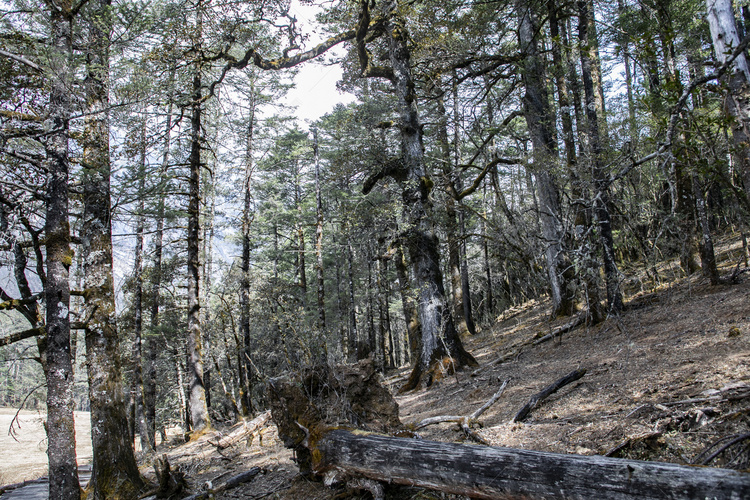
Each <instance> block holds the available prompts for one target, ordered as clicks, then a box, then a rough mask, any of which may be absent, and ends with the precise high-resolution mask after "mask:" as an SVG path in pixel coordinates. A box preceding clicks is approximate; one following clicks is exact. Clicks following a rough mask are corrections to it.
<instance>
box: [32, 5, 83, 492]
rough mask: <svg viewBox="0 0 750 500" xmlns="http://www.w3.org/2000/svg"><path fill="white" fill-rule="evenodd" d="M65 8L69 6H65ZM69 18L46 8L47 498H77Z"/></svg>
mask: <svg viewBox="0 0 750 500" xmlns="http://www.w3.org/2000/svg"><path fill="white" fill-rule="evenodd" d="M68 8H69V6H68ZM71 24H72V19H71V14H70V12H69V10H67V9H64V8H57V7H55V6H53V7H52V8H51V11H50V28H51V31H52V33H51V37H50V38H51V40H50V42H51V50H52V56H53V58H52V59H51V61H50V64H51V68H50V69H51V71H52V75H51V77H50V79H49V81H50V84H51V89H50V97H49V118H48V120H47V121H48V127H47V129H48V130H51V131H52V132H51V133H50V134H49V135H48V137H47V142H46V143H45V154H46V162H45V166H46V168H47V190H46V200H47V202H46V215H45V222H44V234H45V238H46V255H47V259H46V282H45V287H44V296H45V303H46V309H47V313H46V330H47V336H46V340H45V342H44V343H42V344H41V346H40V355H41V358H42V366H43V368H44V374H45V377H46V381H47V456H48V458H49V494H50V498H55V499H61V500H78V498H80V485H79V484H78V468H77V466H76V450H75V426H74V421H73V408H74V405H75V402H74V400H73V382H74V380H73V367H72V363H71V359H70V282H69V268H70V265H71V263H72V259H73V251H72V250H71V248H70V224H69V222H68V177H69V157H68V155H69V150H68V133H69V120H70V114H71V101H70V99H71V96H70V93H69V87H70V85H71V80H72V74H71V64H72V60H71V58H72V50H73V49H72V33H71V30H72V26H71Z"/></svg>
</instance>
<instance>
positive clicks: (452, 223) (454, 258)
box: [436, 77, 472, 337]
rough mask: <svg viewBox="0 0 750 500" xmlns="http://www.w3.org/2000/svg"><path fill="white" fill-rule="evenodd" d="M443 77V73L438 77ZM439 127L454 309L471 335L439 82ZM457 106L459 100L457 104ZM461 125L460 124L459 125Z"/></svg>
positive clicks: (465, 332) (462, 330) (464, 330)
mask: <svg viewBox="0 0 750 500" xmlns="http://www.w3.org/2000/svg"><path fill="white" fill-rule="evenodd" d="M438 78H439V77H438ZM436 90H437V93H438V97H437V114H438V127H437V139H438V143H439V144H440V152H441V156H442V158H441V161H440V165H441V166H442V168H441V170H442V174H443V182H444V183H445V185H446V187H447V196H446V197H445V212H446V223H445V233H446V238H447V240H448V268H449V270H450V277H451V291H452V297H453V300H452V311H453V318H454V321H455V324H456V330H457V331H458V334H459V335H460V336H462V337H463V336H466V335H469V334H470V333H472V332H470V331H469V325H468V322H467V320H466V315H465V311H464V299H463V286H462V283H461V249H460V247H461V242H460V240H459V235H458V229H459V224H458V213H457V211H456V204H457V201H456V198H458V193H457V192H456V187H455V185H454V174H453V169H452V166H453V161H452V159H451V153H450V144H449V143H448V115H447V114H446V112H445V104H444V99H443V95H444V91H443V90H442V88H440V87H439V86H438V87H437V88H436ZM454 106H455V104H454ZM456 127H457V125H456Z"/></svg>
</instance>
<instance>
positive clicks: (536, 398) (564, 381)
mask: <svg viewBox="0 0 750 500" xmlns="http://www.w3.org/2000/svg"><path fill="white" fill-rule="evenodd" d="M584 375H586V369H585V368H581V369H578V370H573V371H572V372H570V373H569V374H567V375H565V376H564V377H563V378H561V379H559V380H557V381H556V382H554V383H552V384H550V385H548V386H547V387H545V388H544V389H542V390H541V391H539V392H538V393H536V394H534V395H533V396H531V399H529V402H528V403H526V404H525V405H524V407H523V408H521V409H520V410H518V413H516V416H515V417H513V420H511V422H521V421H523V420H524V419H526V417H528V416H529V413H531V410H533V409H534V408H536V406H537V405H538V404H539V403H540V402H541V401H544V400H545V399H546V398H548V397H549V396H551V395H552V394H554V393H555V392H557V391H558V390H559V389H561V388H562V387H564V386H566V385H568V384H570V383H571V382H575V381H576V380H578V379H579V378H581V377H583V376H584Z"/></svg>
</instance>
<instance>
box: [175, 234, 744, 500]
mask: <svg viewBox="0 0 750 500" xmlns="http://www.w3.org/2000/svg"><path fill="white" fill-rule="evenodd" d="M717 248H718V249H719V251H720V259H719V260H720V262H722V263H724V264H725V265H723V266H722V267H721V272H722V274H723V275H724V276H726V275H729V274H731V272H732V271H733V270H734V268H735V266H736V265H737V262H738V260H739V259H740V256H741V255H742V248H741V246H740V245H739V244H738V243H737V242H736V241H735V242H734V243H732V242H725V243H724V244H723V245H720V246H718V247H717ZM675 266H676V264H675V263H672V264H671V267H670V266H669V265H664V266H661V267H660V268H659V270H658V271H659V275H660V276H661V277H662V283H661V284H659V285H658V286H653V285H652V284H648V285H647V284H646V283H647V280H646V277H645V276H643V275H639V274H637V270H634V271H633V273H631V274H630V275H629V276H628V279H627V280H626V282H625V288H626V292H627V293H626V303H627V308H626V311H625V312H624V313H623V314H622V315H621V316H620V317H619V318H609V319H607V320H606V321H605V322H603V323H601V324H599V325H596V326H593V327H579V328H577V329H574V330H572V331H571V332H569V333H565V334H563V335H562V336H560V337H557V338H555V339H553V340H550V341H547V342H544V343H540V344H538V345H534V343H533V341H534V340H536V339H538V338H540V337H541V336H543V335H545V334H547V333H548V332H550V331H551V330H552V329H554V328H555V327H558V326H560V325H562V324H564V323H566V322H567V321H570V318H561V319H558V320H555V321H551V322H550V321H549V318H548V311H549V307H548V304H546V303H544V302H536V301H532V302H529V303H526V304H523V305H520V306H518V307H516V308H514V309H512V310H509V311H506V312H505V313H504V314H503V315H501V316H500V317H499V318H498V319H497V322H496V323H495V324H494V325H491V327H489V328H485V329H484V330H483V331H482V332H480V333H479V334H478V335H476V336H474V337H471V338H468V339H466V347H467V349H468V350H469V351H470V352H471V353H472V354H473V355H474V356H475V357H476V358H477V360H478V361H479V363H480V368H479V369H478V370H473V371H472V370H466V371H462V372H459V373H457V374H456V375H453V376H451V377H447V378H445V379H443V380H441V381H440V382H439V383H436V384H434V385H433V386H432V387H430V388H429V389H427V390H420V391H417V392H412V393H408V394H405V395H397V396H396V400H397V401H398V404H399V407H400V418H401V421H402V422H404V423H413V422H418V421H420V420H422V419H424V418H426V417H431V416H437V415H469V414H471V413H472V412H474V411H475V410H476V409H477V408H479V407H480V406H481V405H482V404H483V403H485V402H486V401H488V400H489V398H490V397H491V396H492V395H493V394H494V393H495V392H496V391H497V390H498V388H499V387H500V385H501V384H502V382H503V381H505V380H509V383H508V386H507V389H506V391H505V392H504V393H503V395H502V397H501V398H500V400H499V401H498V402H497V403H495V404H494V405H493V406H492V407H490V409H489V410H487V411H486V412H485V413H484V414H483V415H482V416H481V417H480V419H479V425H478V426H477V429H476V430H477V432H478V433H479V434H480V435H481V436H482V437H483V438H484V439H485V440H487V441H488V442H490V443H491V444H493V445H496V446H504V447H513V448H525V449H532V450H541V451H551V452H558V453H576V454H582V455H592V454H600V455H604V454H607V453H609V454H610V455H611V456H616V457H624V458H632V459H641V460H655V461H665V462H674V463H683V464H686V463H694V462H695V461H696V459H697V458H698V456H699V454H700V453H701V452H702V451H703V450H705V449H706V448H707V447H709V446H710V445H711V444H713V443H715V442H716V441H717V440H719V439H720V438H724V437H727V436H733V435H737V434H740V433H748V432H750V275H749V274H748V273H747V272H745V273H742V274H739V277H738V279H737V280H736V281H737V282H736V283H734V284H731V285H720V286H711V285H710V284H709V283H708V281H707V280H706V279H705V278H703V277H702V276H700V274H697V275H695V276H692V277H690V278H677V277H676V276H677V275H678V272H677V270H676V268H675ZM625 273H626V275H627V274H628V271H627V270H625ZM669 276H673V277H674V278H672V279H667V278H666V277H669ZM578 368H585V369H586V370H587V372H586V375H585V376H584V377H583V378H581V379H580V380H578V381H577V382H575V383H572V384H570V385H568V386H566V387H564V388H562V389H561V390H560V391H558V392H557V393H555V394H553V395H552V396H551V397H549V398H548V399H546V400H544V401H543V402H542V403H541V404H540V405H539V406H538V407H537V408H536V409H535V410H534V411H533V412H532V413H531V415H530V416H529V418H528V419H527V420H525V421H524V422H522V423H511V420H512V418H513V416H514V415H515V414H516V412H517V411H518V410H519V409H520V408H521V407H522V406H524V404H525V403H526V402H527V401H528V400H529V398H530V397H531V396H532V395H534V394H536V393H537V392H539V391H540V390H541V389H542V388H544V387H546V386H547V385H549V384H551V383H552V382H554V381H556V380H557V379H559V378H561V377H563V376H564V375H566V374H568V373H570V372H571V371H572V370H574V369H578ZM407 375H408V370H407V369H403V370H401V371H399V372H397V373H393V374H390V375H389V377H388V378H387V379H385V381H384V382H385V384H386V385H387V386H388V387H390V388H391V389H392V390H393V392H394V393H395V392H396V391H397V389H398V387H399V386H400V385H401V384H403V382H404V381H405V379H406V377H407ZM419 433H420V435H421V436H422V437H423V438H426V439H435V440H440V441H454V442H455V441H466V442H471V441H469V440H468V438H467V437H466V436H465V435H464V433H463V432H462V431H461V430H460V429H459V428H458V426H457V425H456V424H450V423H445V424H440V425H433V426H429V427H425V428H423V429H421V430H420V431H419ZM260 436H261V438H262V439H260V440H259V439H255V441H254V442H253V443H252V444H251V445H250V446H245V445H244V444H243V445H241V446H238V447H235V448H230V449H227V450H224V451H222V452H221V453H219V452H217V450H216V447H214V446H211V445H210V444H207V440H206V439H201V440H197V441H196V442H193V443H189V444H186V445H183V446H181V447H179V448H175V449H173V450H171V451H170V452H169V457H170V461H171V462H172V463H173V464H176V465H179V466H180V468H181V469H182V470H183V471H184V472H186V474H187V476H188V477H189V478H190V479H191V482H192V483H193V484H194V485H196V486H195V489H198V488H199V485H200V484H201V483H202V482H203V481H206V480H211V481H212V482H213V484H214V486H215V485H217V484H219V483H221V482H222V481H223V480H225V479H226V478H228V477H230V476H231V475H233V474H238V473H240V472H242V471H244V470H247V469H249V468H250V467H253V466H258V467H260V468H261V469H262V473H261V474H260V475H259V476H257V477H256V478H255V479H254V480H253V481H252V482H250V483H247V484H245V485H243V486H241V487H238V488H236V489H233V490H228V491H226V492H224V493H223V494H222V495H221V496H220V497H219V498H245V499H260V498H275V499H289V500H292V499H295V500H296V499H300V498H306V499H321V500H323V499H329V498H332V497H333V496H334V495H335V492H334V491H333V490H331V489H329V488H327V487H325V486H323V485H322V484H321V483H315V482H310V481H308V480H306V479H303V478H302V477H300V476H299V474H297V468H296V465H295V463H294V462H293V460H292V458H293V457H292V454H291V452H290V451H289V450H286V449H285V448H284V447H283V445H282V444H281V443H280V442H279V440H278V436H277V434H276V429H275V426H273V425H272V424H271V425H269V426H267V427H265V429H264V430H263V431H262V433H261V435H260ZM745 443H746V441H745ZM743 453H744V455H742V456H741V457H740V459H741V460H743V461H744V465H743V467H744V468H748V467H750V465H749V464H748V460H750V458H749V457H748V454H749V453H748V450H747V448H746V449H745V451H744V452H743ZM730 459H731V455H730V456H724V455H721V456H719V457H718V458H717V459H715V460H714V461H712V462H711V463H710V465H714V466H722V465H726V462H727V461H728V460H730ZM741 463H742V462H741ZM391 497H392V498H414V499H416V498H422V499H426V498H453V497H447V496H445V495H438V494H433V493H430V492H428V491H424V490H419V489H405V488H402V489H400V490H398V491H393V492H392V493H391V494H390V495H389V498H391ZM362 498H368V496H364V497H362Z"/></svg>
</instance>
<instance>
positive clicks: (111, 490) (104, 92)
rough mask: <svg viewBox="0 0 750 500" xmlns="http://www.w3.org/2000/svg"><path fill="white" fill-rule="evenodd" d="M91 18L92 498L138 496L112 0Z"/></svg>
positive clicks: (87, 255) (85, 229) (86, 232)
mask: <svg viewBox="0 0 750 500" xmlns="http://www.w3.org/2000/svg"><path fill="white" fill-rule="evenodd" d="M95 7H96V8H95V9H94V10H93V12H91V16H92V17H91V19H89V25H88V28H89V43H90V48H89V51H88V53H87V61H86V66H87V73H88V74H87V78H86V102H87V104H88V113H87V115H86V120H85V128H84V134H83V177H82V189H83V221H82V224H81V243H82V253H83V256H84V262H83V270H84V290H85V293H84V297H85V309H86V314H85V316H86V317H87V318H89V319H88V322H87V324H86V364H87V368H88V381H89V402H90V405H91V430H92V432H91V437H92V444H93V455H94V460H93V462H94V463H93V471H92V476H91V480H90V481H89V485H88V487H87V490H88V491H89V492H90V498H94V499H115V498H136V497H137V496H138V492H139V491H140V490H141V489H142V488H143V480H142V478H141V475H140V472H139V471H138V465H137V464H136V461H135V454H134V452H133V446H132V442H131V441H130V439H129V438H130V433H129V428H128V420H127V405H126V402H125V395H124V385H123V381H122V377H121V363H120V350H119V338H118V335H117V328H116V325H115V288H114V279H113V273H112V270H113V266H112V223H111V213H112V206H111V200H110V160H109V119H108V113H107V109H108V107H109V99H108V90H109V89H108V86H109V75H108V72H109V32H110V21H109V15H110V14H109V9H110V4H109V0H101V1H100V2H99V3H97V4H95Z"/></svg>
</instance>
